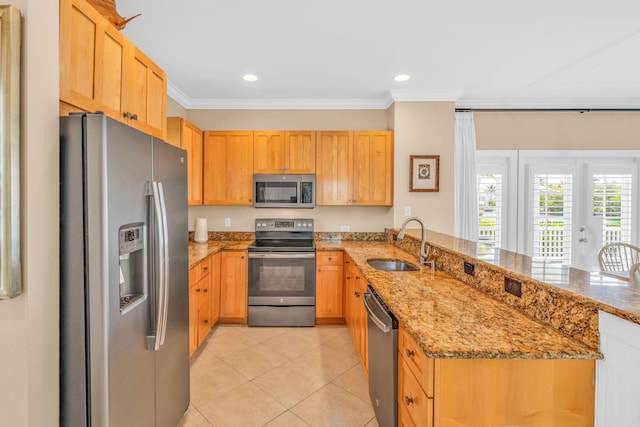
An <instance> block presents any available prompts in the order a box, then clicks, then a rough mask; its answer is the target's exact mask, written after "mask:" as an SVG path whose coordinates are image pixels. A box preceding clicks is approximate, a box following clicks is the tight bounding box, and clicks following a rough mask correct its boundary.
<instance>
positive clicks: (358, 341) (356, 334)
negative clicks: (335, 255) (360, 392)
mask: <svg viewBox="0 0 640 427" xmlns="http://www.w3.org/2000/svg"><path fill="white" fill-rule="evenodd" d="M344 265H345V281H344V282H345V293H344V303H345V320H346V322H347V325H348V326H349V332H350V333H351V337H352V338H353V343H354V344H355V346H356V351H357V352H358V356H359V357H360V363H361V364H362V368H363V369H364V373H365V376H367V377H368V376H369V374H368V372H369V370H368V364H369V363H368V354H367V347H368V334H367V310H366V309H365V308H364V302H363V301H364V293H365V292H366V288H367V284H366V281H365V280H364V277H363V276H362V274H361V273H360V270H358V267H356V266H355V264H354V263H353V260H351V258H350V257H349V256H347V257H346V259H345V264H344Z"/></svg>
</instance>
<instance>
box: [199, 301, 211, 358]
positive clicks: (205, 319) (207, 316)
mask: <svg viewBox="0 0 640 427" xmlns="http://www.w3.org/2000/svg"><path fill="white" fill-rule="evenodd" d="M210 331H211V312H210V310H209V304H207V305H206V306H203V307H200V309H199V310H198V347H200V345H202V343H203V342H204V339H205V338H206V337H207V335H209V332H210Z"/></svg>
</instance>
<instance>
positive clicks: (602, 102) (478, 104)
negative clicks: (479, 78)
mask: <svg viewBox="0 0 640 427" xmlns="http://www.w3.org/2000/svg"><path fill="white" fill-rule="evenodd" d="M456 108H462V109H464V108H468V109H475V110H482V109H487V110H489V109H496V110H498V109H513V110H517V109H548V110H563V109H576V110H580V109H585V110H588V109H611V110H616V109H620V110H624V109H637V108H640V99H458V100H457V101H456Z"/></svg>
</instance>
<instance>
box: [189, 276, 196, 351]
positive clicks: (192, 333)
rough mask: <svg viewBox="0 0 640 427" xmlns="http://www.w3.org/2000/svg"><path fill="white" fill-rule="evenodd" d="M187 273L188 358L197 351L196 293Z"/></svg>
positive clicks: (194, 285)
mask: <svg viewBox="0 0 640 427" xmlns="http://www.w3.org/2000/svg"><path fill="white" fill-rule="evenodd" d="M191 276H192V272H191V271H190V272H189V282H190V283H189V356H191V355H192V354H193V353H194V352H195V351H196V350H197V349H198V291H197V290H196V289H197V286H196V284H193V285H191V282H192V281H193V280H192V278H191Z"/></svg>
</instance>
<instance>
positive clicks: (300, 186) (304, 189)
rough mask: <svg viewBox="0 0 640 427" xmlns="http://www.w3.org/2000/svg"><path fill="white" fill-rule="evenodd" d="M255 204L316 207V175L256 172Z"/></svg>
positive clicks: (254, 177) (262, 205)
mask: <svg viewBox="0 0 640 427" xmlns="http://www.w3.org/2000/svg"><path fill="white" fill-rule="evenodd" d="M253 206H254V207H256V208H315V207H316V176H315V175H285V174H255V175H253Z"/></svg>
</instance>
